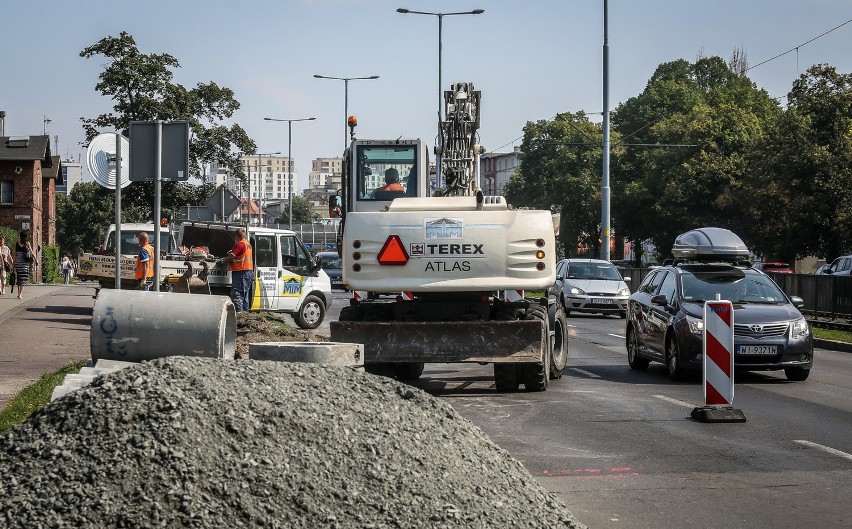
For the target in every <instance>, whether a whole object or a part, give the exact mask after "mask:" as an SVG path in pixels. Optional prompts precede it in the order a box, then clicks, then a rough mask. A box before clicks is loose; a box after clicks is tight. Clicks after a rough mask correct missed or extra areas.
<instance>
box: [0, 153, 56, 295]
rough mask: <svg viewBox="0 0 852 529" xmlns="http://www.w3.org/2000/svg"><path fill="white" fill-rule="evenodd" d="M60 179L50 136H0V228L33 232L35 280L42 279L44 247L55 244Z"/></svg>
mask: <svg viewBox="0 0 852 529" xmlns="http://www.w3.org/2000/svg"><path fill="white" fill-rule="evenodd" d="M61 178H62V170H61V163H60V158H59V156H52V155H51V153H50V137H49V136H10V137H6V136H0V226H5V227H8V228H12V229H14V230H15V231H20V230H23V229H28V230H30V234H31V240H32V246H33V249H34V250H35V251H36V260H35V270H33V275H32V277H33V279H34V280H36V281H38V280H40V279H41V276H42V271H41V248H42V246H43V245H55V244H56V183H57V180H60V181H61Z"/></svg>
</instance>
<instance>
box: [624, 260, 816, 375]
mask: <svg viewBox="0 0 852 529" xmlns="http://www.w3.org/2000/svg"><path fill="white" fill-rule="evenodd" d="M717 295H718V296H719V299H725V300H729V301H731V302H732V303H733V306H734V366H735V367H736V368H738V369H740V370H753V371H771V370H782V369H783V370H784V373H785V374H786V376H787V378H788V379H790V380H805V379H807V378H808V375H809V374H810V369H811V365H812V363H813V339H812V336H811V332H810V327H809V325H808V323H807V321H806V320H805V318H804V317H802V314H801V313H800V312H799V310H798V308H797V307H799V306H802V304H803V302H802V300H801V298H796V297H793V298H788V297H787V296H786V295H785V294H784V292H782V291H781V289H779V288H778V286H777V285H776V284H775V283H774V282H773V281H772V280H771V279H770V278H769V277H768V276H767V275H766V274H764V273H762V272H760V271H758V270H754V269H753V268H750V267H747V266H739V265H735V264H725V263H714V264H677V265H672V266H664V267H661V268H658V269H656V270H654V271H653V272H651V273H650V274H648V276H647V277H646V278H645V280H644V281H643V282H642V284H641V285H640V286H639V288H638V289H637V290H636V292H635V293H633V294H632V295H631V296H630V299H629V301H628V321H627V357H628V364H629V365H630V367H632V368H633V369H645V368H646V367H648V363H649V362H650V361H657V362H662V363H664V364H666V366H667V369H668V373H669V376H670V377H671V378H672V379H680V378H682V377H683V375H685V374H686V373H687V372H700V371H701V369H702V362H703V351H702V344H703V339H704V337H703V333H704V302H705V301H707V300H714V299H717Z"/></svg>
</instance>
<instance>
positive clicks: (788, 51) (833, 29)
mask: <svg viewBox="0 0 852 529" xmlns="http://www.w3.org/2000/svg"><path fill="white" fill-rule="evenodd" d="M850 22H852V19H849V20H847V21H846V22H844V23H843V24H840V25H839V26H836V27H833V28H831V29H829V30H828V31H826V32H825V33H823V34H821V35H817V36H816V37H814V38H812V39H811V40H809V41H807V42H803V43H802V44H799V45H798V46H795V47H793V48H790V49H789V50H787V51H785V52H784V53H779V54H778V55H776V56H775V57H772V58H771V59H766V60H765V61H762V62H759V63H757V64H755V65H754V66H749V67H748V68H746V69H745V70H744V71H746V72H747V71H749V70H752V69H754V68H757V67H758V66H763V65H764V64H766V63H768V62H770V61H774V60H775V59H777V58H779V57H783V56H784V55H787V54H788V53H790V52H791V51H795V52H798V51H799V48H801V47H802V46H805V45H807V44H810V43H811V42H813V41H815V40H817V39H819V38H822V37H824V36H826V35H828V34H829V33H831V32H832V31H835V30H838V29H840V28H842V27H843V26H845V25H846V24H849V23H850Z"/></svg>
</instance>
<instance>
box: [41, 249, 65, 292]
mask: <svg viewBox="0 0 852 529" xmlns="http://www.w3.org/2000/svg"><path fill="white" fill-rule="evenodd" d="M41 265H42V276H43V279H44V282H45V283H59V282H61V281H62V273H61V271H60V270H59V246H43V247H42V252H41Z"/></svg>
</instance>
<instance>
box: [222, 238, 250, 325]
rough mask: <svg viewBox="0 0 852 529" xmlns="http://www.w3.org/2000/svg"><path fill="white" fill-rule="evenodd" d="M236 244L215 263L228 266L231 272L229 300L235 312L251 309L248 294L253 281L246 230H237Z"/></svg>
mask: <svg viewBox="0 0 852 529" xmlns="http://www.w3.org/2000/svg"><path fill="white" fill-rule="evenodd" d="M236 236H237V242H236V244H234V247H233V248H231V251H230V252H228V255H226V256H225V257H223V258H222V259H219V260H218V261H216V264H218V265H223V264H226V265H228V270H230V271H231V299H232V300H233V301H234V308H235V309H236V311H237V312H243V311H246V310H249V309H251V303H250V302H249V292H250V291H251V283H252V281H253V280H254V256H253V254H252V248H251V244H249V241H248V240H247V239H246V230H245V229H244V228H237V231H236Z"/></svg>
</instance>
